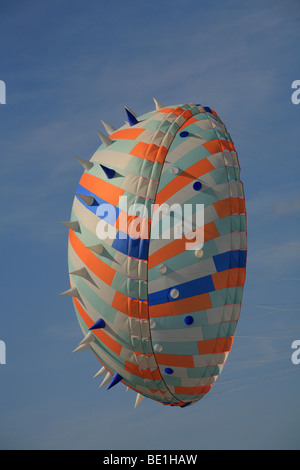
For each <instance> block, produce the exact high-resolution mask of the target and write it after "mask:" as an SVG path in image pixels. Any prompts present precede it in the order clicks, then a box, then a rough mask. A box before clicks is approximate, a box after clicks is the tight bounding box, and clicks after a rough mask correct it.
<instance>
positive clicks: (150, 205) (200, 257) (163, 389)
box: [62, 100, 247, 407]
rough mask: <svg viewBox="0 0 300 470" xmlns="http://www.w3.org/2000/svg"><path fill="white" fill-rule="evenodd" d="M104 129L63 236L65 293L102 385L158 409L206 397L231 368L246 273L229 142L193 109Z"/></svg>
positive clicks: (220, 127) (130, 118)
mask: <svg viewBox="0 0 300 470" xmlns="http://www.w3.org/2000/svg"><path fill="white" fill-rule="evenodd" d="M154 102H155V110H153V111H151V112H149V113H147V114H144V115H142V116H140V117H138V116H137V115H136V114H135V113H134V112H133V111H131V110H130V109H129V108H126V115H127V116H126V117H127V122H126V124H125V125H124V126H122V127H121V128H119V129H115V128H113V126H111V125H109V124H107V123H106V122H103V125H104V128H105V130H106V134H102V133H101V132H98V134H99V136H100V139H101V145H100V147H99V148H98V149H97V150H96V152H95V153H94V155H93V156H92V158H91V159H90V160H89V161H88V160H84V159H82V158H77V159H78V161H79V163H80V164H81V165H82V167H83V169H84V172H83V174H82V177H81V179H80V181H79V184H78V187H77V191H76V195H75V198H74V202H73V207H72V212H71V218H70V221H68V222H63V224H64V225H66V226H67V227H68V229H69V240H68V264H69V272H70V289H69V290H67V291H66V292H63V293H62V295H68V296H71V297H72V298H73V303H74V308H75V312H76V315H77V319H78V322H79V325H80V327H81V330H82V332H83V335H84V338H83V340H82V341H81V342H80V343H79V345H78V347H77V348H76V349H75V350H74V352H77V351H81V350H86V349H88V350H92V352H93V353H94V355H95V356H96V358H97V359H98V360H99V362H100V370H99V372H98V373H96V376H95V377H99V376H103V382H102V383H101V385H100V387H104V386H105V385H107V387H108V388H111V387H113V386H115V385H116V384H118V383H123V384H125V386H127V390H128V389H133V390H134V391H135V392H137V397H136V401H135V406H137V405H138V404H139V403H140V402H141V400H142V399H143V398H144V397H148V398H151V399H152V400H155V401H157V402H160V403H162V404H164V405H171V406H180V407H185V406H188V405H191V404H193V403H195V402H197V401H198V400H200V399H201V398H203V397H204V396H205V394H206V393H208V392H209V390H210V389H211V387H212V386H213V384H214V383H215V381H216V380H217V378H218V376H219V375H220V373H221V371H222V368H223V366H224V364H225V362H226V359H227V357H228V354H229V352H230V349H231V347H232V343H233V339H234V334H235V330H236V326H237V322H238V319H239V315H240V309H241V301H242V294H243V287H244V282H245V271H246V248H247V247H246V210H245V199H244V190H243V184H242V182H241V180H240V166H239V162H238V156H237V152H236V150H235V147H234V144H233V142H232V139H231V137H230V135H229V133H228V131H227V129H226V127H225V125H224V123H223V122H222V121H221V119H220V118H219V117H218V115H217V114H216V112H215V111H214V110H212V109H210V108H209V107H203V106H202V105H200V104H184V105H174V106H168V107H165V106H163V105H162V104H161V103H160V102H159V101H157V100H154Z"/></svg>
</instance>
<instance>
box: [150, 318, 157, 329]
mask: <svg viewBox="0 0 300 470" xmlns="http://www.w3.org/2000/svg"><path fill="white" fill-rule="evenodd" d="M155 327H156V321H155V320H150V328H152V329H153V328H155Z"/></svg>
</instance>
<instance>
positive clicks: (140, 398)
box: [134, 393, 145, 408]
mask: <svg viewBox="0 0 300 470" xmlns="http://www.w3.org/2000/svg"><path fill="white" fill-rule="evenodd" d="M144 398H145V397H144V395H141V394H140V393H138V394H137V396H136V400H135V405H134V407H135V408H136V407H137V406H139V404H140V403H141V401H142V400H143V399H144Z"/></svg>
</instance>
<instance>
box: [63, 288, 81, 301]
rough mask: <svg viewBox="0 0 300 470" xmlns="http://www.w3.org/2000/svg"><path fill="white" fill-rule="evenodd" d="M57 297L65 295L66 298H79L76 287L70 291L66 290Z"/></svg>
mask: <svg viewBox="0 0 300 470" xmlns="http://www.w3.org/2000/svg"><path fill="white" fill-rule="evenodd" d="M59 295H66V296H69V297H77V298H79V292H78V290H77V287H72V288H71V289H69V290H66V291H65V292H62V293H61V294H59Z"/></svg>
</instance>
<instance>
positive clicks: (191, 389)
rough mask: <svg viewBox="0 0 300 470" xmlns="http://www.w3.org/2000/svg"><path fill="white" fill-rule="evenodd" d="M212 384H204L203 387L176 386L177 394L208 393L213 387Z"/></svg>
mask: <svg viewBox="0 0 300 470" xmlns="http://www.w3.org/2000/svg"><path fill="white" fill-rule="evenodd" d="M211 387H212V385H203V386H202V387H176V386H175V387H174V391H175V394H176V393H178V394H180V395H200V394H202V393H207V392H209V390H210V389H211Z"/></svg>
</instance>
